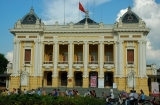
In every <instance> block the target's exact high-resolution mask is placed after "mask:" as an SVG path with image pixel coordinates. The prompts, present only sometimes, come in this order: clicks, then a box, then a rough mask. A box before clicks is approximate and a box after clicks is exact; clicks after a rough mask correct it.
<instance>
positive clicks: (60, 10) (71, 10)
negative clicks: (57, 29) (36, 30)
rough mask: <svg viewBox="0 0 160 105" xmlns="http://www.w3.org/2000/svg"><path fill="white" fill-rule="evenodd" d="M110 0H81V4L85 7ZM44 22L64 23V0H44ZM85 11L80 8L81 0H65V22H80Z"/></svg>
mask: <svg viewBox="0 0 160 105" xmlns="http://www.w3.org/2000/svg"><path fill="white" fill-rule="evenodd" d="M109 1H110V0H95V2H94V0H81V1H80V2H81V4H82V5H83V7H84V8H85V9H87V7H88V6H89V5H94V4H95V6H98V5H101V4H103V3H105V2H109ZM43 4H44V11H43V14H42V15H43V17H44V20H43V22H44V23H45V24H55V22H56V21H57V22H58V23H59V24H64V0H43ZM84 15H85V14H84V13H82V12H80V10H79V0H65V24H66V23H70V22H71V21H72V22H74V23H75V22H78V21H79V20H81V19H82V18H83V17H84Z"/></svg>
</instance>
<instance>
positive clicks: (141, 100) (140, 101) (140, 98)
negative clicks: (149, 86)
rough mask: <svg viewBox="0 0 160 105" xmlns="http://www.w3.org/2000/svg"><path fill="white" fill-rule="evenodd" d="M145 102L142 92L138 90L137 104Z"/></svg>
mask: <svg viewBox="0 0 160 105" xmlns="http://www.w3.org/2000/svg"><path fill="white" fill-rule="evenodd" d="M144 101H145V95H144V92H143V90H140V96H139V103H143V102H144Z"/></svg>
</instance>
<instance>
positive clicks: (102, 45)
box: [99, 42, 104, 78]
mask: <svg viewBox="0 0 160 105" xmlns="http://www.w3.org/2000/svg"><path fill="white" fill-rule="evenodd" d="M99 44H100V45H99V77H100V78H103V77H104V73H103V63H104V59H103V57H104V44H103V42H99Z"/></svg>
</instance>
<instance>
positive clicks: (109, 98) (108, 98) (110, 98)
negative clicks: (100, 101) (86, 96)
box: [106, 89, 114, 104]
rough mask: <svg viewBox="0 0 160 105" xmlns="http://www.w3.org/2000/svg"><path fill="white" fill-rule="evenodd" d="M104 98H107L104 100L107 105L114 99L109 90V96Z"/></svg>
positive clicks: (111, 90)
mask: <svg viewBox="0 0 160 105" xmlns="http://www.w3.org/2000/svg"><path fill="white" fill-rule="evenodd" d="M106 97H107V98H106V102H107V104H108V103H110V101H111V100H113V99H114V93H113V89H110V93H109V95H107V96H106Z"/></svg>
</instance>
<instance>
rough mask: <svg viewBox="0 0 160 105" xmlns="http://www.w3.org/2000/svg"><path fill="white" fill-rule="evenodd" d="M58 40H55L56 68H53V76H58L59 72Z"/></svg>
mask: <svg viewBox="0 0 160 105" xmlns="http://www.w3.org/2000/svg"><path fill="white" fill-rule="evenodd" d="M57 46H58V42H57V41H55V42H54V70H53V75H52V76H53V77H58V73H57V64H58V54H57V52H58V47H57Z"/></svg>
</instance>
